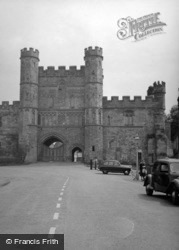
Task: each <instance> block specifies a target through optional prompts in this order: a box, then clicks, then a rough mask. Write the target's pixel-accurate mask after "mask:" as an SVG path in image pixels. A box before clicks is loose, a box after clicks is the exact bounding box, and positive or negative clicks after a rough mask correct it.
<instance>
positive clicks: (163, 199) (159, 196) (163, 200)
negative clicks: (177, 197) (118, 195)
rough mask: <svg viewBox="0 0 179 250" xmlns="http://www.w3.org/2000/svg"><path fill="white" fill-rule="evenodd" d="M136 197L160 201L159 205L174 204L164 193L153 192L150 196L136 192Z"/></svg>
mask: <svg viewBox="0 0 179 250" xmlns="http://www.w3.org/2000/svg"><path fill="white" fill-rule="evenodd" d="M138 197H139V198H140V199H142V200H146V201H149V202H160V203H161V205H164V206H167V207H173V206H174V205H173V204H172V202H171V199H170V196H166V195H165V194H155V193H154V194H153V195H152V196H148V195H146V194H145V193H144V194H138Z"/></svg>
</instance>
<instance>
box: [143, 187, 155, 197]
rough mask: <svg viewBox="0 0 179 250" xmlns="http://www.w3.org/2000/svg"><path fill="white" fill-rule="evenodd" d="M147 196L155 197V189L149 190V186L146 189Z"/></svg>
mask: <svg viewBox="0 0 179 250" xmlns="http://www.w3.org/2000/svg"><path fill="white" fill-rule="evenodd" d="M145 190H146V194H147V195H149V196H152V195H153V189H151V188H149V187H148V185H147V186H146V187H145Z"/></svg>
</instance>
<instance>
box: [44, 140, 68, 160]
mask: <svg viewBox="0 0 179 250" xmlns="http://www.w3.org/2000/svg"><path fill="white" fill-rule="evenodd" d="M63 156H64V146H63V145H62V146H60V147H57V148H50V147H48V146H46V145H45V144H42V148H41V153H40V160H41V161H63V160H64V157H63Z"/></svg>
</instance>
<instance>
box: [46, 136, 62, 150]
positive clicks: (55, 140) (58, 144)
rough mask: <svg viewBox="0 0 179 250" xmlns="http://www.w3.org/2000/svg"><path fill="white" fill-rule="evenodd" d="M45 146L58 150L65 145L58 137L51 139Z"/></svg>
mask: <svg viewBox="0 0 179 250" xmlns="http://www.w3.org/2000/svg"><path fill="white" fill-rule="evenodd" d="M43 144H44V145H45V146H47V147H49V148H58V147H61V146H62V145H63V142H62V141H60V140H59V139H58V138H56V137H50V138H48V139H47V140H45V141H44V143H43Z"/></svg>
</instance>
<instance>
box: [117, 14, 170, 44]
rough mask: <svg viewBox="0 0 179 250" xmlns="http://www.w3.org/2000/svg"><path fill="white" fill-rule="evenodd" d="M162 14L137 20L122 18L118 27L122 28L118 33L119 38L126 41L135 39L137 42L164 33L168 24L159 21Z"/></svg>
mask: <svg viewBox="0 0 179 250" xmlns="http://www.w3.org/2000/svg"><path fill="white" fill-rule="evenodd" d="M159 15H160V13H159V12H157V13H153V14H150V15H146V16H143V17H140V18H137V19H134V18H132V17H127V18H121V19H119V20H118V22H117V25H118V27H119V28H120V29H119V30H118V32H117V37H118V38H119V39H120V40H124V39H127V38H130V37H134V40H135V41H139V40H142V39H145V38H147V37H148V36H151V35H155V34H159V33H162V32H163V27H164V26H166V23H163V22H161V21H160V20H159V17H158V16H159Z"/></svg>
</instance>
